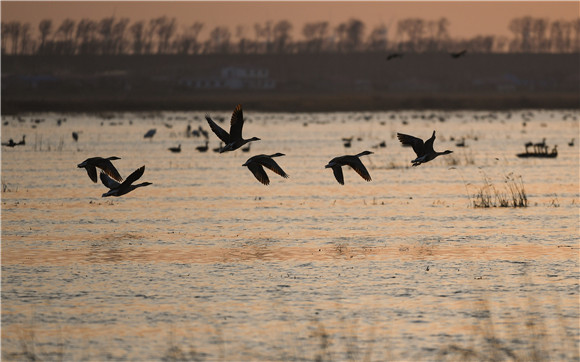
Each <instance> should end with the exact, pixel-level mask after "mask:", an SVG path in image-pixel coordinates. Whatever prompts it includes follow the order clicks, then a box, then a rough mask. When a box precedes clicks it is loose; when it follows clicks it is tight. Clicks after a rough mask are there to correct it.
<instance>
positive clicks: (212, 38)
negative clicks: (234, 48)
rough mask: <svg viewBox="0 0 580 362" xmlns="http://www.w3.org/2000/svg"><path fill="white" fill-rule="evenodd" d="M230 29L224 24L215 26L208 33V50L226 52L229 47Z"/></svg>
mask: <svg viewBox="0 0 580 362" xmlns="http://www.w3.org/2000/svg"><path fill="white" fill-rule="evenodd" d="M230 37H231V33H230V30H229V29H228V28H227V27H226V26H216V27H215V28H214V29H213V30H212V31H211V32H210V34H209V40H208V43H207V48H208V51H211V52H213V53H228V52H229V48H230Z"/></svg>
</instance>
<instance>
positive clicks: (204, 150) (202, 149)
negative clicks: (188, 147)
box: [195, 140, 209, 152]
mask: <svg viewBox="0 0 580 362" xmlns="http://www.w3.org/2000/svg"><path fill="white" fill-rule="evenodd" d="M195 149H196V150H198V151H199V152H207V150H208V149H209V141H208V140H205V145H203V146H197V147H196V148H195Z"/></svg>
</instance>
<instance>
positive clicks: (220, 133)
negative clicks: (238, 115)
mask: <svg viewBox="0 0 580 362" xmlns="http://www.w3.org/2000/svg"><path fill="white" fill-rule="evenodd" d="M205 119H206V120H207V123H209V128H211V130H212V131H213V133H215V134H216V136H218V138H219V139H220V140H222V142H224V143H225V144H226V145H227V144H228V143H230V135H229V134H228V133H227V132H226V131H225V130H224V129H223V128H221V127H220V126H218V125H217V123H215V122H214V121H213V120H212V119H211V118H210V117H209V115H208V114H206V115H205Z"/></svg>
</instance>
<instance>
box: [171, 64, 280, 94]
mask: <svg viewBox="0 0 580 362" xmlns="http://www.w3.org/2000/svg"><path fill="white" fill-rule="evenodd" d="M179 85H181V86H184V87H187V88H195V89H230V90H240V89H248V90H268V89H275V88H276V81H275V80H273V79H271V78H270V71H269V70H268V69H265V68H243V67H233V66H230V67H225V68H223V69H222V70H221V74H220V76H219V77H206V78H182V79H180V80H179Z"/></svg>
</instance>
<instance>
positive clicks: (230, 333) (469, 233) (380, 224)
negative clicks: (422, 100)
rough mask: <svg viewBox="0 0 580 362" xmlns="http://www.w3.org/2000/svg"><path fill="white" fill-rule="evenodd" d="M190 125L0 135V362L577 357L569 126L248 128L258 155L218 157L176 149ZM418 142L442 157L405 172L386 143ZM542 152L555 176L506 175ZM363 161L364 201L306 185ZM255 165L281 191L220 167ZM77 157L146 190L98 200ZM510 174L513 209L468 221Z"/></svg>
mask: <svg viewBox="0 0 580 362" xmlns="http://www.w3.org/2000/svg"><path fill="white" fill-rule="evenodd" d="M204 113H205V112H193V113H177V112H168V113H164V114H155V115H153V114H128V113H127V114H112V115H110V117H109V118H103V117H100V116H96V115H74V116H71V115H67V116H66V119H67V120H66V122H62V125H61V126H57V122H56V120H58V119H60V118H63V117H65V116H63V115H58V114H40V115H31V116H28V117H23V118H24V122H20V121H19V120H18V119H16V118H12V117H4V118H3V122H5V121H7V122H8V124H5V125H3V126H2V139H3V140H4V139H9V138H14V139H20V138H21V135H22V134H26V135H27V145H26V146H24V147H21V148H13V149H7V148H3V150H2V186H3V192H2V356H3V358H4V359H6V360H12V359H17V360H21V359H27V358H28V359H30V358H41V359H48V360H54V359H66V360H82V359H88V360H103V359H133V360H144V359H157V360H159V359H189V360H199V359H201V360H205V359H210V360H215V359H222V360H239V359H246V360H256V359H262V360H288V359H290V360H296V359H308V360H312V359H320V360H322V359H330V360H345V359H355V360H363V359H369V360H385V359H431V360H432V359H454V360H457V359H475V360H479V359H485V358H494V359H528V357H529V358H532V357H530V356H536V357H537V358H538V359H556V360H559V359H560V360H569V359H578V348H579V345H580V328H578V320H579V315H580V311H579V308H578V294H579V289H580V288H579V283H578V280H579V277H580V270H579V263H578V262H579V260H578V250H579V247H580V243H579V238H578V235H579V226H578V203H579V201H580V197H579V191H578V190H579V180H578V174H579V158H578V149H577V147H578V146H573V147H569V146H568V145H567V143H568V142H569V141H570V139H571V138H572V137H574V135H577V134H578V130H579V123H578V121H577V120H574V119H573V117H570V116H566V117H565V115H567V114H570V113H572V114H573V116H575V117H576V119H578V117H580V115H579V114H578V112H556V111H531V113H530V114H532V115H533V116H530V114H528V112H527V111H526V112H525V118H526V119H527V122H526V125H525V126H524V125H523V122H522V120H523V118H522V114H524V113H520V112H513V113H511V114H509V113H498V114H496V115H494V117H491V116H489V112H477V113H474V112H453V113H443V112H435V113H437V115H438V116H439V115H440V116H442V117H444V118H445V121H444V122H441V121H439V119H438V118H439V117H430V115H431V113H434V112H424V113H420V112H399V113H390V112H389V113H365V114H363V113H332V114H326V113H320V114H276V113H260V112H252V111H251V110H249V109H248V110H247V111H246V112H245V113H246V117H248V121H247V122H248V123H247V124H246V125H245V126H244V127H245V128H247V130H248V134H252V135H256V136H258V137H260V138H261V141H258V142H255V143H254V144H253V145H252V148H251V151H250V152H249V153H243V152H241V151H240V150H238V151H236V152H233V153H226V154H218V153H214V152H211V148H213V147H217V146H218V142H217V138H216V137H214V135H210V151H208V152H207V153H199V152H197V150H196V149H195V147H197V146H200V145H203V144H205V142H204V140H203V139H201V138H195V137H191V138H187V137H185V135H184V131H185V129H186V128H187V125H188V124H191V125H192V128H193V129H197V127H198V126H199V125H201V126H202V127H204V128H205V129H209V127H207V125H206V124H204V123H202V120H203V115H204ZM228 113H229V112H218V111H212V114H216V115H223V116H226V119H227V118H229V115H228ZM40 118H41V119H45V122H42V123H39V124H37V128H34V129H33V128H31V127H30V125H31V123H30V119H40ZM530 118H531V120H530ZM101 123H102V125H101ZM111 123H114V124H116V125H115V126H113V125H111ZM165 123H168V124H172V125H173V127H172V128H166V127H165V126H164V124H165ZM404 123H406V124H404ZM151 128H157V133H156V134H155V136H154V137H153V139H152V140H146V139H143V134H145V132H146V131H147V130H149V129H151ZM250 129H251V130H250ZM434 129H435V130H437V141H436V143H435V146H436V148H437V149H438V150H445V149H452V150H454V151H455V152H454V153H453V154H451V155H447V156H441V157H439V158H438V159H436V160H434V161H432V162H430V163H427V164H425V165H421V166H419V167H415V168H411V167H409V166H410V161H411V160H412V159H413V158H414V154H413V152H412V150H411V149H409V148H403V147H401V146H400V144H399V142H398V140H397V139H396V132H404V133H408V134H412V135H416V136H418V137H423V138H428V137H429V136H430V135H431V133H432V131H433V130H434ZM72 131H76V132H78V131H82V133H80V134H79V141H78V143H75V142H74V141H73V139H72V137H71V133H72ZM343 137H353V141H352V146H351V148H345V147H344V146H343V142H342V140H341V139H342V138H343ZM544 137H545V138H546V140H547V141H546V143H548V144H549V145H551V146H553V145H555V144H558V145H559V148H558V152H559V155H558V157H557V158H556V159H518V158H517V157H516V156H515V155H516V154H517V153H520V152H522V151H523V150H524V144H525V143H526V142H529V141H533V142H539V141H541V140H542V138H544ZM452 138H453V140H452ZM463 138H465V144H466V147H457V146H455V144H456V143H457V142H458V141H460V140H462V139H463ZM29 139H30V141H28V140H29ZM383 141H385V144H386V147H384V148H383V147H379V146H378V145H380V143H381V142H383ZM179 143H181V144H182V152H181V153H178V154H175V153H171V152H170V151H168V150H167V148H169V147H172V146H176V145H177V144H179ZM373 146H377V147H376V148H373ZM363 150H371V151H373V152H374V154H373V155H370V156H366V157H365V165H366V166H367V168H368V170H369V173H370V174H371V177H372V179H373V181H372V182H370V183H367V182H365V181H364V180H362V179H361V178H360V177H359V176H358V175H357V174H356V173H354V172H352V171H348V170H347V171H345V172H344V177H345V185H344V186H340V185H338V184H337V183H336V181H335V179H334V176H333V174H332V171H330V170H328V169H324V165H325V164H326V163H327V162H328V161H329V160H330V159H331V158H333V157H335V156H339V155H343V154H356V153H359V152H361V151H363ZM275 152H282V153H285V154H286V156H285V157H281V158H280V159H279V164H280V166H281V167H282V168H283V169H284V170H285V171H286V172H287V173H288V174H289V175H290V178H288V179H283V178H278V177H272V178H271V184H270V185H269V186H267V187H266V186H263V185H261V184H260V183H258V182H257V181H256V180H255V178H254V177H253V175H252V174H251V173H250V172H248V170H247V168H245V167H242V166H241V165H242V164H243V163H244V162H245V160H246V159H247V158H249V157H250V156H253V155H255V154H260V153H264V154H272V153H275ZM92 156H103V157H108V156H118V157H121V160H118V161H115V165H116V166H117V168H118V170H119V171H120V172H121V174H122V175H123V176H127V175H128V174H129V173H131V172H132V171H133V170H135V169H136V168H138V167H140V166H141V165H146V171H145V174H144V176H143V181H150V182H152V183H153V185H151V186H149V187H147V188H143V189H137V190H135V191H133V192H132V193H131V194H128V195H125V196H123V197H121V198H114V199H103V198H101V197H100V195H101V194H102V193H103V192H104V186H103V185H101V184H93V183H92V182H91V181H90V179H89V178H88V177H87V175H86V172H85V171H84V170H82V169H78V168H77V167H76V165H77V164H78V163H79V162H80V161H82V160H84V159H86V158H88V157H92ZM509 173H513V174H514V175H516V176H520V175H521V177H522V179H523V182H524V186H525V191H526V193H527V197H528V201H529V207H527V208H518V209H513V208H490V209H481V208H473V207H470V198H469V195H471V196H473V195H475V194H476V193H477V192H478V191H479V190H480V189H481V187H482V185H483V182H484V181H483V180H484V177H487V178H489V179H490V180H491V181H492V182H493V183H494V184H495V186H496V187H497V188H498V189H500V190H501V189H502V188H503V185H504V177H505V175H507V174H509ZM536 357H534V358H536Z"/></svg>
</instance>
